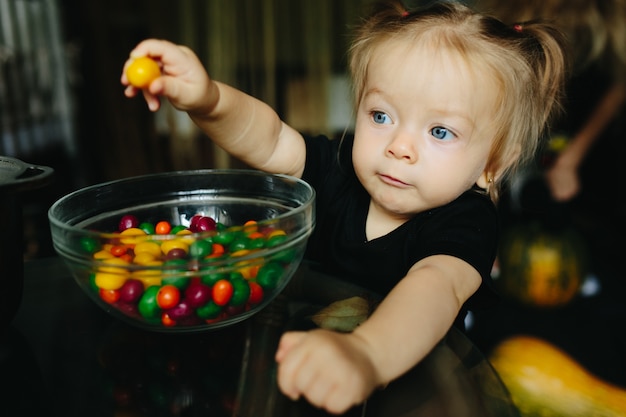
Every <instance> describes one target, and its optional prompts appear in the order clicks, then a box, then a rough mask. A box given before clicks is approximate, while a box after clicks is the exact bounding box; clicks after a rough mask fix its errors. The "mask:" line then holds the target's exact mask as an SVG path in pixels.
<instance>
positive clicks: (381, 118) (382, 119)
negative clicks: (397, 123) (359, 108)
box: [372, 111, 391, 125]
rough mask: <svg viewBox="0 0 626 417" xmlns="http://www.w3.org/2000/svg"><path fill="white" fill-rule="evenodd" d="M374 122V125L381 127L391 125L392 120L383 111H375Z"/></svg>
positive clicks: (373, 114) (373, 113)
mask: <svg viewBox="0 0 626 417" xmlns="http://www.w3.org/2000/svg"><path fill="white" fill-rule="evenodd" d="M372 120H374V123H377V124H381V125H384V124H389V123H391V118H390V117H389V116H388V115H387V114H386V113H383V112H381V111H373V112H372Z"/></svg>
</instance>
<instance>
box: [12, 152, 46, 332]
mask: <svg viewBox="0 0 626 417" xmlns="http://www.w3.org/2000/svg"><path fill="white" fill-rule="evenodd" d="M53 172H54V171H53V170H52V168H49V167H45V166H35V165H29V164H26V163H24V162H22V161H21V160H19V159H15V158H9V157H6V156H0V236H2V239H0V276H1V277H2V281H3V284H2V285H3V289H2V291H0V308H1V309H2V311H1V312H0V317H1V320H2V323H1V325H0V329H2V330H4V329H5V327H6V326H7V325H8V324H9V323H10V322H11V320H12V319H13V316H14V315H15V312H16V311H17V309H18V307H19V305H20V300H21V298H22V288H23V263H24V261H23V250H22V236H23V229H22V202H21V196H22V194H25V193H27V192H28V191H30V190H33V189H35V188H39V187H42V186H44V185H46V184H48V182H49V181H50V179H51V178H52V173H53Z"/></svg>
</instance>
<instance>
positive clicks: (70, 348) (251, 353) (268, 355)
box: [0, 258, 518, 417]
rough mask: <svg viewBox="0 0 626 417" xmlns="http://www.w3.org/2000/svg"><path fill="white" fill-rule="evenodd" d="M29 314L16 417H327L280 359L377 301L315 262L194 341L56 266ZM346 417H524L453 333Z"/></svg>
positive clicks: (43, 279)
mask: <svg viewBox="0 0 626 417" xmlns="http://www.w3.org/2000/svg"><path fill="white" fill-rule="evenodd" d="M24 281H25V284H24V294H23V298H22V303H21V306H20V309H19V311H18V313H17V315H16V317H15V319H14V320H13V322H12V325H11V326H10V327H9V328H8V329H3V337H2V341H1V343H0V349H1V350H0V367H1V368H0V369H2V375H3V379H4V380H5V381H6V382H8V383H9V389H8V390H6V389H5V390H3V391H2V394H1V397H0V399H1V400H2V404H3V407H4V409H5V410H7V412H8V413H9V414H7V415H15V416H19V415H27V414H28V415H30V414H29V413H35V414H33V415H47V416H63V417H73V416H81V417H83V416H87V415H88V416H93V417H99V416H103V417H105V416H106V417H109V416H111V417H113V416H115V417H117V416H120V417H121V416H124V417H143V416H146V417H148V416H150V417H154V416H156V417H158V416H241V417H248V416H250V417H252V416H255V417H259V416H272V417H280V416H290V417H298V416H326V415H328V414H327V413H325V412H323V411H322V410H319V409H316V408H314V407H312V406H310V405H309V404H308V403H307V402H306V401H305V400H301V401H297V402H293V401H291V400H289V399H288V398H286V397H285V396H283V395H282V394H281V393H280V391H279V390H278V387H277V384H276V379H275V378H276V366H275V362H274V359H273V358H274V352H275V350H276V346H277V344H278V339H279V337H280V335H281V334H282V332H284V331H285V330H287V329H308V328H312V327H313V326H315V323H314V322H313V321H312V320H311V317H312V316H313V315H314V314H315V313H316V312H318V311H319V310H320V309H322V308H324V307H325V306H327V305H329V304H331V303H332V302H334V301H337V300H341V299H345V298H349V297H353V296H361V297H364V298H367V299H372V297H375V295H374V294H371V293H367V292H366V291H364V290H363V289H361V288H359V287H355V286H353V285H351V284H347V283H344V282H343V281H340V280H337V279H336V278H334V277H331V276H328V275H324V274H320V273H318V272H316V271H315V270H314V268H312V267H311V265H309V264H307V263H306V262H305V263H303V264H302V265H301V267H300V268H299V270H298V272H297V273H296V275H295V276H294V278H293V280H292V282H291V283H290V285H289V287H288V288H287V289H286V290H285V292H284V293H283V295H281V296H279V297H278V298H277V299H276V301H275V302H273V303H272V304H270V305H269V306H268V307H267V308H265V309H264V310H262V311H261V312H260V313H258V314H256V315H255V316H252V317H251V318H250V319H248V320H246V321H244V322H241V323H238V324H235V325H233V326H231V327H228V328H224V329H219V330H215V331H209V332H201V333H192V334H186V333H185V334H163V333H156V332H149V331H145V330H141V329H138V328H135V327H132V326H129V325H128V324H125V323H123V322H121V321H119V320H117V319H114V318H112V317H110V316H108V315H106V313H104V312H103V311H102V310H100V309H99V308H98V307H97V306H95V305H94V304H93V302H92V301H91V300H89V299H88V298H87V297H86V296H85V295H84V293H83V292H82V291H81V290H80V289H79V288H78V286H77V284H76V283H75V282H74V281H73V279H72V278H71V276H70V274H69V272H68V271H67V269H65V267H64V265H63V264H62V262H61V261H60V260H59V259H57V258H50V259H45V260H38V261H32V262H30V263H27V264H26V265H25V275H24ZM345 415H346V416H385V417H394V416H397V417H400V416H403V417H404V416H441V417H446V416H455V417H456V416H468V417H473V416H480V417H490V416H498V417H500V416H505V417H506V416H517V415H518V414H517V412H516V410H515V409H514V407H513V406H512V405H511V402H510V399H509V395H508V393H507V391H506V389H505V388H504V387H503V385H502V383H501V382H500V380H499V378H498V377H497V374H496V373H495V372H494V371H493V369H492V368H491V365H490V364H489V363H488V361H486V360H485V358H484V356H483V355H482V354H481V353H480V352H479V351H478V350H477V349H476V348H475V347H474V345H473V344H472V343H471V342H470V341H469V339H467V337H466V336H465V335H463V334H462V333H460V332H458V331H456V330H451V331H450V332H449V333H448V335H447V336H446V338H445V339H444V340H443V341H442V342H441V343H440V344H439V345H438V346H437V347H436V348H435V349H434V350H433V351H432V352H431V354H430V355H429V356H428V357H427V358H426V359H425V360H424V361H422V362H421V363H420V364H419V365H417V366H416V367H415V368H414V369H412V370H411V371H409V372H408V373H407V374H406V375H405V376H403V377H401V378H400V379H398V380H396V381H394V382H392V383H391V384H389V385H388V386H387V387H386V388H385V389H381V390H379V391H376V392H375V393H374V394H373V395H372V396H371V397H370V398H369V399H368V400H367V402H366V403H365V404H363V405H361V406H358V407H354V409H352V410H350V411H349V412H347V413H345Z"/></svg>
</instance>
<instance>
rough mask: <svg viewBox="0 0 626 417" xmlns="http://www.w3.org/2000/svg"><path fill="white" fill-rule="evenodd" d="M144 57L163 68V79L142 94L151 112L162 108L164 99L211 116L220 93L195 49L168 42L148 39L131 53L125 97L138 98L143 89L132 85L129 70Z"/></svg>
mask: <svg viewBox="0 0 626 417" xmlns="http://www.w3.org/2000/svg"><path fill="white" fill-rule="evenodd" d="M142 56H148V57H150V58H152V59H154V60H155V61H157V62H159V64H160V66H161V76H160V77H158V78H156V79H155V80H154V81H152V82H151V83H150V85H148V86H147V87H146V88H144V89H143V90H141V91H142V93H143V96H144V98H145V100H146V103H147V104H148V107H149V108H150V110H152V111H156V110H158V109H159V108H160V106H161V103H160V100H159V97H160V96H163V97H166V98H167V99H168V100H169V101H170V102H171V103H172V105H173V106H174V107H176V108H177V109H178V110H182V111H188V112H192V113H199V114H208V113H210V111H211V109H212V108H213V107H214V106H215V103H216V101H217V99H218V93H217V88H214V87H215V86H214V84H213V83H212V82H211V80H210V78H209V76H208V74H207V72H206V70H205V69H204V66H203V65H202V62H200V60H199V59H198V57H197V56H196V54H195V53H194V52H193V51H192V50H191V49H189V48H187V47H185V46H180V45H175V44H173V43H171V42H168V41H165V40H158V39H147V40H144V41H142V42H140V43H139V44H138V45H137V46H136V47H135V48H134V49H133V50H132V51H131V53H130V57H129V58H128V60H127V61H126V62H125V64H124V68H123V70H122V77H121V80H120V81H121V83H122V85H124V86H126V89H125V90H124V94H125V95H126V96H127V97H134V96H136V95H137V93H138V92H139V91H140V89H138V88H137V87H134V86H132V85H130V83H129V81H128V77H127V76H126V69H127V68H128V66H129V65H130V64H131V62H132V61H133V59H135V58H138V57H142Z"/></svg>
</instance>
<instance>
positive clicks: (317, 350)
mask: <svg viewBox="0 0 626 417" xmlns="http://www.w3.org/2000/svg"><path fill="white" fill-rule="evenodd" d="M366 349H367V346H366V342H365V341H364V340H362V339H361V338H359V337H358V336H357V335H355V334H353V333H337V332H333V331H329V330H321V329H319V330H312V331H308V332H288V333H285V334H284V335H283V337H282V338H281V340H280V343H279V346H278V350H277V352H276V361H277V362H278V386H279V387H280V389H281V391H282V392H283V393H284V394H285V395H286V396H288V397H289V398H291V399H293V400H296V399H298V398H299V397H300V396H304V397H305V398H306V399H307V400H308V401H309V402H310V403H311V404H313V405H315V406H317V407H321V408H324V409H326V410H327V411H328V412H331V413H336V414H339V413H342V412H344V411H346V410H348V409H349V408H350V407H352V406H354V405H357V404H360V403H362V402H363V401H365V399H367V397H368V396H369V395H370V393H371V392H372V391H373V390H374V389H375V388H376V387H377V386H379V385H380V384H381V381H378V378H377V374H376V370H375V368H374V365H373V363H372V360H371V358H370V357H369V355H368V353H367V350H366Z"/></svg>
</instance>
